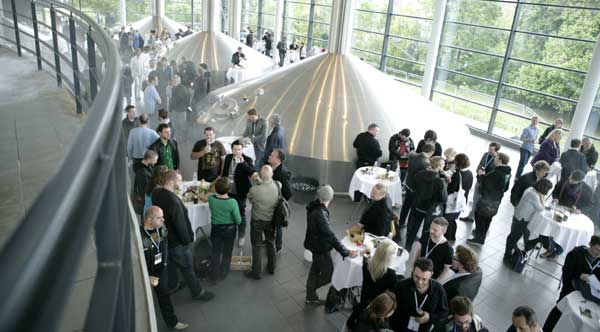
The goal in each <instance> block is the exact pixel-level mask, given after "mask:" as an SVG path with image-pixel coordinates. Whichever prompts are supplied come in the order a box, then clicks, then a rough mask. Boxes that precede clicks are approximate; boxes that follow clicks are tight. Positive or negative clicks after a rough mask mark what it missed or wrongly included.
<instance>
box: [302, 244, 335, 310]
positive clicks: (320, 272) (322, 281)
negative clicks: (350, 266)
mask: <svg viewBox="0 0 600 332" xmlns="http://www.w3.org/2000/svg"><path fill="white" fill-rule="evenodd" d="M312 259H313V261H312V264H311V265H310V272H309V273H308V280H306V299H307V300H315V299H317V298H318V296H317V289H319V288H321V287H323V286H325V285H327V284H328V283H330V282H331V276H332V275H333V259H332V258H331V252H326V253H320V254H317V253H313V254H312Z"/></svg>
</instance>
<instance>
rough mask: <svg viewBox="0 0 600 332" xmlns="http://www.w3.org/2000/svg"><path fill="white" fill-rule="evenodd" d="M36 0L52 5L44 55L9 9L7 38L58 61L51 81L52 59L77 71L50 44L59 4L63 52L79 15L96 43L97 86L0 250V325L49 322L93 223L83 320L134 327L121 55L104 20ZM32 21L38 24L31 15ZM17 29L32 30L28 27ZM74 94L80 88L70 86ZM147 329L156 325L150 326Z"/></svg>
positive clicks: (40, 0) (92, 57)
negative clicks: (57, 162) (93, 259)
mask: <svg viewBox="0 0 600 332" xmlns="http://www.w3.org/2000/svg"><path fill="white" fill-rule="evenodd" d="M11 2H12V12H13V18H16V17H17V15H16V13H15V7H16V6H15V0H12V1H11ZM38 7H43V8H45V9H50V13H51V16H52V20H53V22H52V26H51V27H52V29H53V31H54V37H53V38H54V43H53V47H54V49H53V50H52V52H50V54H49V55H48V54H47V52H41V51H40V49H39V47H35V51H34V47H25V46H23V47H22V46H21V45H20V36H19V30H20V28H19V25H20V23H19V22H15V19H13V24H14V27H15V28H14V29H13V33H15V42H14V44H15V45H16V46H17V53H18V54H19V55H20V52H21V48H23V49H24V50H25V51H29V52H32V51H33V52H35V53H34V55H35V56H36V57H37V58H38V68H39V69H42V64H43V63H46V64H49V63H54V62H55V61H56V65H57V66H56V68H54V69H53V70H54V71H55V72H56V74H57V84H58V85H59V86H60V85H61V83H62V81H63V80H64V79H65V78H66V77H67V75H65V73H63V72H61V69H60V63H58V61H64V62H66V63H67V65H69V66H71V67H72V70H73V71H76V69H77V65H76V64H74V63H70V62H68V61H66V60H65V57H64V56H63V58H62V59H61V58H60V57H59V56H57V54H60V51H59V50H58V49H57V43H56V30H54V29H55V27H56V24H55V23H56V15H57V11H60V14H61V15H65V13H68V14H69V15H70V16H69V17H67V18H68V20H69V24H70V28H71V29H70V30H71V33H70V35H71V40H70V45H69V46H70V47H69V51H70V54H71V55H72V56H73V57H75V56H77V51H78V50H79V49H77V48H76V46H79V45H77V44H75V43H74V41H75V39H74V37H73V35H74V31H75V29H74V28H73V26H75V25H79V26H78V28H80V29H83V31H88V32H87V34H86V37H85V38H87V42H88V44H87V45H88V48H89V46H90V45H91V46H92V47H91V50H94V49H97V50H98V52H99V53H100V54H101V57H102V59H103V61H104V63H105V66H104V70H103V72H102V75H100V79H101V80H98V84H99V88H98V89H97V95H95V96H91V95H90V96H88V98H89V99H88V100H89V101H90V105H91V106H90V108H89V110H88V112H87V113H88V120H87V123H86V124H85V126H84V127H83V128H82V129H81V131H80V133H79V135H78V136H77V139H76V141H75V143H74V144H73V145H72V147H71V150H70V151H69V152H68V154H67V156H66V158H65V160H64V161H63V164H62V166H61V168H60V169H59V170H58V172H57V173H56V175H55V176H54V177H53V178H52V179H51V180H50V181H49V182H48V184H47V185H46V187H45V188H44V189H43V191H42V192H41V193H40V195H39V196H38V198H37V199H36V201H35V202H34V204H33V205H32V206H31V208H30V209H29V211H28V212H27V214H26V216H25V217H24V218H23V220H22V222H21V223H20V225H19V226H18V227H17V228H16V230H15V231H14V233H13V235H12V237H11V238H10V239H8V241H7V242H6V244H5V246H4V248H3V249H2V251H1V252H0V263H1V264H2V266H3V269H2V273H0V294H2V297H3V299H2V301H3V303H4V305H3V306H2V307H1V308H0V331H32V332H36V331H53V330H55V329H56V327H57V326H58V324H59V323H60V320H61V318H62V317H63V312H62V311H63V310H64V307H65V305H66V301H67V300H68V298H69V295H70V294H71V291H72V288H73V281H74V278H75V275H76V272H77V270H78V268H79V266H80V263H79V262H80V260H81V257H82V253H83V252H84V249H85V248H86V246H87V245H89V243H88V242H86V241H88V240H87V239H88V238H89V235H90V234H92V233H93V234H94V241H95V245H96V249H97V261H98V264H97V266H98V268H97V271H96V277H95V283H94V288H93V292H92V296H91V301H90V303H89V307H88V312H87V315H86V318H85V326H84V327H82V328H83V330H85V331H135V324H136V319H135V316H134V315H135V312H136V310H135V307H134V304H133V301H134V296H133V287H132V286H133V279H132V278H133V271H132V262H131V259H132V256H131V236H132V234H131V227H132V226H131V225H132V224H131V221H132V218H131V215H130V213H129V211H128V206H127V202H128V198H127V193H126V183H127V180H126V179H127V165H126V161H125V159H124V158H123V157H122V156H124V151H123V149H124V144H123V142H122V140H123V138H122V135H121V134H120V131H121V125H120V120H121V114H122V112H121V106H122V105H121V103H122V101H121V98H120V79H119V76H120V60H119V59H120V58H119V55H118V53H117V50H116V47H115V45H114V44H113V42H112V40H111V38H110V37H109V36H108V35H107V34H106V32H104V30H103V29H102V27H100V26H99V25H98V24H97V23H96V22H94V20H92V19H90V18H89V17H87V16H86V15H85V14H83V13H82V12H80V11H78V10H77V9H75V8H73V7H71V6H68V5H65V4H62V3H58V2H54V1H47V0H36V1H34V2H33V3H32V12H33V13H34V16H35V12H36V10H37V8H38ZM65 17H66V16H65ZM75 18H76V19H75ZM2 19H8V18H6V17H4V18H2ZM8 20H10V19H8ZM34 23H35V19H34ZM82 23H83V24H82ZM34 29H37V25H36V24H34ZM15 30H16V31H15ZM80 31H81V30H80ZM34 35H35V36H36V37H34V38H33V39H34V40H33V42H39V40H35V38H38V37H37V36H38V33H37V30H36V31H35V34H34ZM24 37H28V38H31V34H28V35H25V36H24ZM78 37H80V36H78ZM77 43H78V44H79V43H82V44H83V43H85V40H77ZM46 46H48V44H46ZM33 52H32V53H33ZM88 53H89V54H88V58H87V59H83V61H85V62H89V63H88V64H87V67H88V68H90V69H91V70H92V71H94V70H98V69H97V68H96V63H95V61H96V54H95V52H93V51H90V50H89V49H88ZM92 53H93V54H92ZM46 55H47V56H46ZM61 55H62V54H61ZM42 60H43V61H42ZM79 61H81V58H80V59H79ZM77 74H78V73H75V75H77ZM94 78H96V76H94ZM79 84H80V82H79V80H78V77H77V76H74V80H73V81H72V82H70V81H69V85H71V86H72V87H73V88H72V89H73V90H75V91H73V92H74V94H77V91H78V89H79V88H80V86H79ZM86 89H87V86H86ZM94 89H95V87H94ZM94 91H95V90H94ZM75 98H76V99H77V98H81V96H78V95H75ZM79 104H80V103H78V105H79ZM152 314H153V313H152ZM152 319H153V318H150V321H151V323H152ZM150 325H152V324H150ZM151 330H155V327H154V328H151Z"/></svg>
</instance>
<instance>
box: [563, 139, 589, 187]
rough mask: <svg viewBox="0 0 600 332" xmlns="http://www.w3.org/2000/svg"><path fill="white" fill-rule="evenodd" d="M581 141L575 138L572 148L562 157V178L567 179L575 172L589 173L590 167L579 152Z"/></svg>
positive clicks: (572, 141)
mask: <svg viewBox="0 0 600 332" xmlns="http://www.w3.org/2000/svg"><path fill="white" fill-rule="evenodd" d="M580 147H581V140H580V139H578V138H574V139H572V140H571V148H570V149H569V150H567V151H565V152H563V153H562V154H561V155H560V165H561V166H562V170H561V172H560V178H561V179H566V178H567V177H568V176H569V175H570V174H571V173H572V172H573V171H574V170H577V169H578V170H580V171H582V172H583V174H585V173H587V171H588V165H587V160H586V158H585V155H584V154H583V153H581V152H579V148H580Z"/></svg>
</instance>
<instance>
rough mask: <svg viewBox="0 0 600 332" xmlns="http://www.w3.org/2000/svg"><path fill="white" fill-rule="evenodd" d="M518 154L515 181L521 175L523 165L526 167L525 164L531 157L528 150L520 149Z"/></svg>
mask: <svg viewBox="0 0 600 332" xmlns="http://www.w3.org/2000/svg"><path fill="white" fill-rule="evenodd" d="M519 152H520V154H521V159H519V166H518V167H517V173H516V175H515V179H516V178H518V177H519V176H521V174H523V169H524V168H525V165H527V163H528V162H529V157H531V152H530V151H528V150H525V149H523V148H520V149H519Z"/></svg>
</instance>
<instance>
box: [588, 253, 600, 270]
mask: <svg viewBox="0 0 600 332" xmlns="http://www.w3.org/2000/svg"><path fill="white" fill-rule="evenodd" d="M585 261H586V262H587V263H588V266H589V267H590V273H594V270H595V269H596V268H597V267H598V266H600V260H598V262H597V263H596V265H594V266H592V263H590V260H589V259H588V258H587V257H585Z"/></svg>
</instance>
